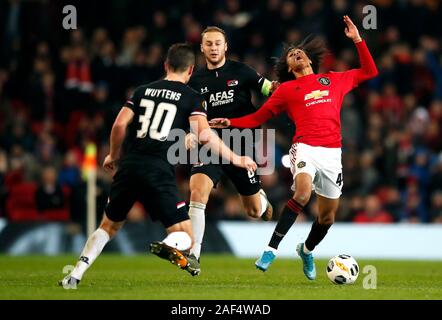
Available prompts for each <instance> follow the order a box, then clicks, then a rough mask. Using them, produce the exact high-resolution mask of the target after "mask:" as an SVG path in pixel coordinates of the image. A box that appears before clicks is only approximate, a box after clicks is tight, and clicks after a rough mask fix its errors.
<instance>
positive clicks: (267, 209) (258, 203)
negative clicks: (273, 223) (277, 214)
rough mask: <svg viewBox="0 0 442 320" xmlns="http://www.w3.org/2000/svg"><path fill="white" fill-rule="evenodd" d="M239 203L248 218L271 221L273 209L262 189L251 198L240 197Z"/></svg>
mask: <svg viewBox="0 0 442 320" xmlns="http://www.w3.org/2000/svg"><path fill="white" fill-rule="evenodd" d="M241 201H242V204H243V206H244V210H245V211H246V213H247V214H248V215H249V216H250V217H253V218H261V219H262V220H264V221H269V220H271V219H272V216H273V207H272V205H271V203H270V201H269V200H268V199H267V195H266V193H265V192H264V190H263V189H261V190H259V191H258V192H257V193H255V194H254V195H251V196H244V195H241Z"/></svg>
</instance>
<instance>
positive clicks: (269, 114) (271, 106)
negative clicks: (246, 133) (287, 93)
mask: <svg viewBox="0 0 442 320" xmlns="http://www.w3.org/2000/svg"><path fill="white" fill-rule="evenodd" d="M285 105H286V98H285V97H284V94H283V88H282V85H281V86H280V87H278V89H276V91H275V92H274V93H273V94H272V95H271V97H270V98H269V99H267V101H266V103H264V104H263V105H262V106H261V108H259V110H258V111H256V112H254V113H252V114H249V115H247V116H244V117H241V118H234V119H230V126H231V127H235V128H255V127H259V126H260V125H261V124H263V123H264V122H266V121H267V120H269V119H270V118H273V117H274V116H276V115H278V114H279V113H281V112H282V111H284V110H285Z"/></svg>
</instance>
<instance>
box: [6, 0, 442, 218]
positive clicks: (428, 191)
mask: <svg viewBox="0 0 442 320" xmlns="http://www.w3.org/2000/svg"><path fill="white" fill-rule="evenodd" d="M369 3H370V4H372V5H374V6H375V7H376V9H377V29H376V30H364V29H363V28H362V19H363V17H364V15H363V6H364V5H366V4H368V2H367V1H346V0H333V1H320V0H308V1H289V0H256V1H245V0H242V1H241V0H222V1H221V0H194V1H190V0H180V1H178V0H177V1H171V0H162V1H148V0H146V1H142V0H124V1H123V0H109V1H98V0H89V1H86V0H81V1H75V0H72V1H55V0H54V1H51V0H34V1H25V0H22V1H20V0H9V1H1V3H0V43H1V45H0V217H4V218H7V219H9V220H11V221H19V220H20V221H23V220H25V221H26V220H27V219H30V220H39V217H40V218H41V217H46V218H47V219H57V215H55V214H52V215H46V216H45V215H44V214H43V213H44V212H48V210H49V212H50V210H59V211H52V212H63V211H60V210H65V211H64V214H63V213H60V216H59V217H58V219H60V220H71V221H76V222H80V223H82V222H83V221H84V219H85V211H86V203H85V198H86V197H85V192H86V191H85V190H86V186H85V182H84V180H83V179H82V172H81V171H82V168H81V166H82V160H83V155H84V148H85V146H86V144H87V143H88V142H90V141H93V142H95V143H96V144H97V148H98V161H99V163H102V160H103V158H104V156H106V154H107V152H108V150H109V133H110V130H111V127H112V123H113V121H114V119H115V116H116V114H117V113H118V111H119V109H120V108H121V106H122V105H123V103H124V102H125V99H126V97H128V96H129V95H130V93H131V92H132V90H133V89H134V88H135V87H137V86H138V85H141V84H144V83H148V82H150V81H154V80H157V79H158V78H160V77H161V76H162V75H163V60H164V55H165V52H166V50H167V48H168V46H169V45H170V44H172V43H175V42H184V41H187V42H189V43H192V44H194V45H195V49H196V50H198V46H199V43H200V40H201V35H200V34H201V31H202V30H203V29H204V28H205V27H206V26H208V25H216V26H219V27H221V28H223V29H224V30H225V31H226V33H227V36H228V42H229V51H228V57H229V58H230V59H236V60H240V61H243V62H245V63H247V64H249V65H250V66H252V67H253V68H255V69H256V70H257V71H258V72H259V73H261V74H263V75H265V76H266V77H267V78H269V79H271V80H275V79H276V76H275V73H274V71H273V60H272V57H277V56H279V55H280V53H281V50H282V44H283V42H298V41H300V40H302V39H303V37H305V36H306V35H309V34H315V35H318V36H321V37H323V38H324V39H325V40H326V42H327V45H328V48H329V50H330V52H329V54H328V55H327V57H326V59H325V60H324V63H323V64H322V67H321V71H323V72H325V71H329V70H334V71H343V70H347V69H349V68H353V67H357V66H358V57H357V53H356V50H355V48H354V45H353V44H352V43H351V41H350V40H349V39H347V38H346V37H345V35H344V32H343V29H344V24H343V23H342V16H343V15H344V14H348V15H350V17H351V18H353V20H354V22H355V24H356V25H357V26H359V29H360V32H361V34H362V36H363V38H364V39H365V40H366V41H367V44H368V47H369V49H370V50H371V52H372V54H373V56H374V59H375V61H376V64H377V66H378V69H379V71H380V74H379V76H378V77H377V78H376V79H373V80H372V81H370V82H368V83H365V84H364V85H361V86H360V87H359V88H357V89H356V90H354V91H353V92H352V93H351V94H349V95H348V96H347V97H346V99H345V101H344V104H343V106H342V113H341V122H342V133H343V170H344V171H343V176H344V189H343V196H342V198H341V208H340V210H339V213H338V217H337V220H338V221H346V222H378V223H393V222H420V223H429V222H437V223H442V139H441V136H442V47H441V45H442V43H441V39H442V24H441V23H440V21H442V3H441V2H440V1H438V0H401V1H393V0H378V1H370V2H369ZM67 4H71V5H74V6H75V7H76V9H77V17H78V21H77V25H78V29H77V30H65V29H63V27H62V20H63V18H64V17H65V15H64V14H63V13H62V10H63V7H64V5H67ZM198 65H199V66H203V65H204V59H203V57H202V56H201V55H199V57H198ZM254 100H255V103H256V105H257V106H259V105H261V104H262V103H263V101H264V100H263V98H261V97H260V96H259V95H255V98H254ZM266 127H267V128H274V129H276V140H277V146H276V150H275V154H276V166H277V168H276V170H275V172H274V173H273V174H272V175H269V176H263V177H262V183H263V188H264V189H265V190H266V192H267V194H268V196H269V198H270V201H271V202H272V203H273V205H274V208H275V210H276V211H280V210H281V208H282V207H283V205H284V204H285V203H286V201H287V199H289V197H290V196H291V191H290V186H291V184H292V176H291V173H290V170H289V169H288V168H287V167H285V166H284V165H283V163H282V161H281V159H282V157H283V156H284V155H286V154H287V153H288V150H289V148H290V144H291V137H292V135H293V132H294V130H295V127H294V126H293V125H292V124H291V123H290V121H289V120H288V118H287V117H286V116H280V117H278V118H276V119H273V120H272V121H271V122H269V123H268V124H266ZM177 172H178V185H179V187H180V191H181V193H182V196H183V197H184V199H185V200H188V199H189V198H188V197H189V187H188V181H189V167H187V166H181V167H179V168H178V169H177ZM110 182H111V178H110V177H109V175H108V174H106V173H105V172H103V170H102V169H99V171H98V195H97V215H98V216H101V214H102V210H103V208H104V205H105V202H106V200H107V194H108V191H109V186H110ZM25 186H26V187H25ZM14 197H15V198H14ZM12 198H14V199H15V200H14V199H12ZM24 203H27V204H26V205H27V206H28V207H29V206H30V207H31V209H32V210H34V211H32V212H33V213H32V214H30V213H29V210H28V211H27V212H28V213H24V211H23V210H24V209H23V208H21V206H24ZM17 208H18V209H17ZM20 208H21V209H23V210H22V211H17V210H19V209H20ZM21 209H20V210H21ZM25 209H29V208H25ZM14 210H15V211H14ZM307 211H308V214H307V215H306V216H305V217H303V218H304V219H308V220H311V219H312V215H314V214H315V212H316V211H317V205H316V202H315V199H314V197H313V199H312V201H311V203H310V204H309V206H308V210H307ZM206 212H207V218H208V219H213V220H218V219H238V220H245V219H248V218H247V217H246V215H245V214H244V213H243V212H242V206H241V203H240V199H239V198H238V196H237V194H236V191H235V190H234V189H233V188H232V186H231V184H230V183H229V182H228V181H223V182H222V183H221V184H220V185H219V186H218V188H216V189H214V191H213V193H212V196H211V199H210V200H209V204H208V209H207V210H206ZM147 214H148V213H147ZM147 214H146V213H145V212H144V211H143V210H142V208H141V207H139V206H135V207H134V208H133V209H132V211H131V214H130V219H132V220H137V219H145V218H146V216H147ZM39 215H41V216H39ZM276 218H277V215H276Z"/></svg>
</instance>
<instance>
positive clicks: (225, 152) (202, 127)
mask: <svg viewBox="0 0 442 320" xmlns="http://www.w3.org/2000/svg"><path fill="white" fill-rule="evenodd" d="M189 121H190V128H191V131H192V132H194V133H196V135H197V137H198V141H199V142H200V143H201V144H204V145H208V146H209V148H210V150H212V151H213V152H215V153H216V154H218V155H220V156H221V157H223V158H224V159H227V160H229V161H230V162H231V163H233V165H235V166H237V167H240V168H245V169H247V170H249V171H256V169H257V168H258V166H257V164H256V163H255V162H254V161H253V160H252V159H251V158H250V157H241V156H238V155H237V154H236V153H234V152H233V151H232V150H230V149H229V148H228V147H227V146H226V145H225V144H224V142H223V141H222V140H221V139H220V138H219V137H218V136H217V135H216V134H215V133H214V132H212V130H211V129H210V127H209V123H208V122H207V119H206V117H204V116H191V117H189Z"/></svg>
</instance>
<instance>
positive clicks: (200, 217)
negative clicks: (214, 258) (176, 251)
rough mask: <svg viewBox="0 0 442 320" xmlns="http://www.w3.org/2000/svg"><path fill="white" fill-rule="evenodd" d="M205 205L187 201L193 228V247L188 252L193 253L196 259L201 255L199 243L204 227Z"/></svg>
mask: <svg viewBox="0 0 442 320" xmlns="http://www.w3.org/2000/svg"><path fill="white" fill-rule="evenodd" d="M205 210H206V205H205V204H204V203H199V202H194V201H190V203H189V217H190V220H191V221H192V230H193V239H194V243H193V247H192V249H190V253H193V254H194V255H195V257H196V258H197V259H199V257H200V255H201V245H202V243H203V237H204V229H205V227H206V216H205Z"/></svg>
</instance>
